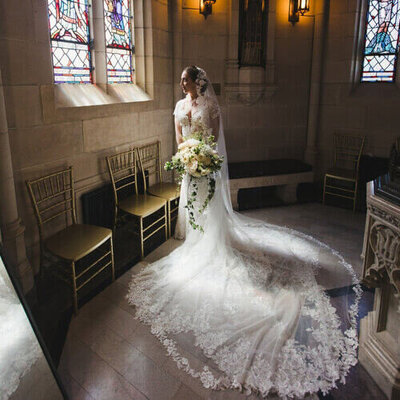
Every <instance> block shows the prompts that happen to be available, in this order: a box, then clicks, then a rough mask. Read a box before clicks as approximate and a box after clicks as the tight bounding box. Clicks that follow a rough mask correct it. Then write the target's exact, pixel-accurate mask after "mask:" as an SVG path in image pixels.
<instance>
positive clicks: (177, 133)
mask: <svg viewBox="0 0 400 400" xmlns="http://www.w3.org/2000/svg"><path fill="white" fill-rule="evenodd" d="M175 137H176V143H177V144H178V146H179V145H180V144H181V143H182V142H183V137H182V126H181V124H180V123H179V122H178V120H177V119H176V118H175Z"/></svg>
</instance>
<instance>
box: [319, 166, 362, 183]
mask: <svg viewBox="0 0 400 400" xmlns="http://www.w3.org/2000/svg"><path fill="white" fill-rule="evenodd" d="M326 175H327V176H329V177H331V178H336V179H340V178H343V179H346V180H351V181H354V180H356V174H355V172H354V171H353V170H351V169H344V168H331V169H328V171H327V172H326Z"/></svg>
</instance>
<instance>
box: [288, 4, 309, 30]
mask: <svg viewBox="0 0 400 400" xmlns="http://www.w3.org/2000/svg"><path fill="white" fill-rule="evenodd" d="M308 11H310V0H289V21H290V22H291V23H292V24H293V25H294V24H295V23H296V22H298V21H299V15H304V14H305V13H306V12H308Z"/></svg>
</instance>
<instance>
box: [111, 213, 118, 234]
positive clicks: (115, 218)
mask: <svg viewBox="0 0 400 400" xmlns="http://www.w3.org/2000/svg"><path fill="white" fill-rule="evenodd" d="M117 220H118V207H115V210H114V225H113V229H112V232H113V233H112V234H113V235H114V237H116V236H115V235H116V231H117Z"/></svg>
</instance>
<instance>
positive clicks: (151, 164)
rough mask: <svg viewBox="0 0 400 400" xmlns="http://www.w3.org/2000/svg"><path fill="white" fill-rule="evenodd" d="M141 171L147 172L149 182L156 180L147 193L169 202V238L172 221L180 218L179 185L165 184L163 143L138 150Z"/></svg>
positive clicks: (148, 145) (150, 144)
mask: <svg viewBox="0 0 400 400" xmlns="http://www.w3.org/2000/svg"><path fill="white" fill-rule="evenodd" d="M136 151H137V152H138V159H139V164H140V169H141V170H142V171H143V172H144V171H146V173H147V176H148V177H149V181H150V180H151V179H154V181H155V182H154V183H151V184H150V185H149V187H148V188H147V192H148V193H149V194H151V195H153V196H157V197H161V198H162V199H165V200H166V201H167V209H168V236H169V237H170V236H171V225H172V221H173V220H175V219H176V218H177V217H178V205H179V185H178V184H176V183H175V182H163V181H162V170H161V158H160V154H161V143H160V141H157V142H154V143H149V144H146V145H144V146H141V147H138V148H137V149H136Z"/></svg>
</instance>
